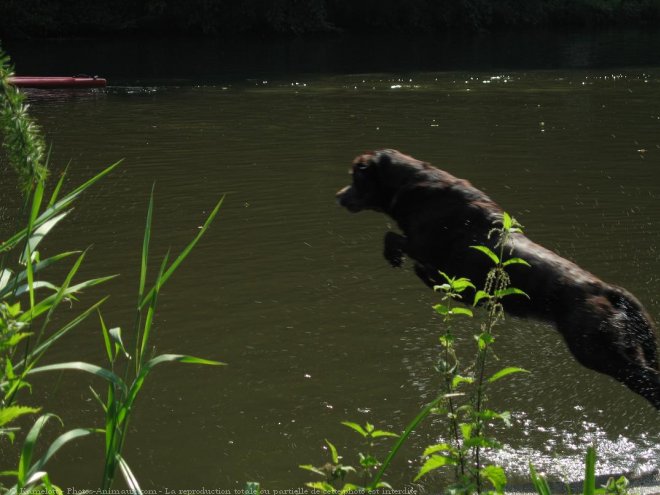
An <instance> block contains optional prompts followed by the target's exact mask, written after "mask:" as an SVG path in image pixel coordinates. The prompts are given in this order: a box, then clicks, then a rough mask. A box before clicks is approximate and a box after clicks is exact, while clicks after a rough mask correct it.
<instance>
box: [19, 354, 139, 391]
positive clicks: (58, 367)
mask: <svg viewBox="0 0 660 495" xmlns="http://www.w3.org/2000/svg"><path fill="white" fill-rule="evenodd" d="M63 370H78V371H84V372H86V373H91V374H92V375H96V376H98V377H100V378H103V379H104V380H107V381H108V382H111V383H113V384H114V385H116V386H117V387H119V388H120V389H121V390H122V391H124V392H126V384H125V383H124V381H123V380H122V379H121V378H119V376H117V375H116V374H115V373H113V372H112V371H108V370H106V369H105V368H101V367H100V366H96V365H95V364H89V363H84V362H82V361H72V362H69V363H59V364H49V365H47V366H41V367H39V368H32V369H31V370H29V371H28V373H27V374H28V375H34V374H36V373H43V372H44V371H63Z"/></svg>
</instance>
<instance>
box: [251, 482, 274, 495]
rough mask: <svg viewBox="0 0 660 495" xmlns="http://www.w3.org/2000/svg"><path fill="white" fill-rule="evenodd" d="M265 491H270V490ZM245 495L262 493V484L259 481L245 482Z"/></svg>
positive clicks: (259, 494)
mask: <svg viewBox="0 0 660 495" xmlns="http://www.w3.org/2000/svg"><path fill="white" fill-rule="evenodd" d="M265 493H269V492H268V490H266V491H265ZM245 495H261V485H260V484H259V483H258V482H257V481H248V482H247V483H245Z"/></svg>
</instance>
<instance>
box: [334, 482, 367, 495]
mask: <svg viewBox="0 0 660 495" xmlns="http://www.w3.org/2000/svg"><path fill="white" fill-rule="evenodd" d="M348 493H364V487H361V486H359V485H356V484H354V483H346V484H344V486H343V487H342V488H341V491H340V492H339V495H346V494H348Z"/></svg>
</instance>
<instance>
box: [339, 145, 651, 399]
mask: <svg viewBox="0 0 660 495" xmlns="http://www.w3.org/2000/svg"><path fill="white" fill-rule="evenodd" d="M351 173H352V176H353V182H352V184H351V185H349V186H346V187H344V188H343V189H341V190H340V191H339V192H337V195H336V196H337V200H338V202H339V204H340V205H341V206H343V207H345V208H347V209H348V210H349V211H351V212H359V211H362V210H374V211H378V212H382V213H385V214H386V215H388V216H390V217H391V218H392V219H393V220H395V221H396V223H397V224H398V226H399V228H400V229H401V231H402V232H403V235H400V234H397V233H394V232H387V234H386V235H385V248H384V255H385V258H386V259H387V261H388V262H389V263H390V264H391V265H392V266H394V267H398V266H400V265H401V263H402V262H403V259H404V256H408V257H409V258H411V259H412V260H414V262H415V272H416V273H417V275H418V276H419V277H420V278H421V279H422V281H423V282H424V283H425V284H426V285H428V286H430V287H433V286H434V285H436V284H439V283H441V282H440V280H439V278H438V273H439V271H443V272H445V273H446V274H448V275H449V276H457V277H468V278H470V279H471V280H472V282H473V283H474V284H475V285H477V287H483V284H484V282H485V278H486V274H487V273H488V271H489V269H490V268H491V266H492V262H491V261H490V260H489V259H488V258H487V257H486V256H484V254H483V253H480V252H478V251H476V250H474V249H470V246H475V245H485V246H488V247H490V248H491V249H493V250H494V249H495V246H494V245H495V243H496V242H497V239H495V238H494V236H489V232H490V231H491V230H492V229H493V227H494V225H496V224H497V223H498V222H499V223H500V224H501V221H502V209H501V208H500V207H499V206H498V205H497V204H496V203H495V202H493V201H492V200H491V199H490V198H489V197H488V196H487V195H486V194H484V193H483V192H481V191H480V190H478V189H477V188H475V187H474V186H472V185H471V184H470V183H469V182H468V181H466V180H463V179H459V178H456V177H454V176H453V175H451V174H449V173H447V172H445V171H443V170H440V169H438V168H435V167H432V166H431V165H429V164H428V163H425V162H423V161H420V160H416V159H415V158H412V157H411V156H407V155H404V154H403V153H400V152H398V151H396V150H388V149H386V150H380V151H375V152H371V153H365V154H363V155H360V156H358V157H357V158H356V159H355V160H354V162H353V166H352V171H351ZM505 248H506V249H505V252H506V253H509V254H510V256H511V257H519V258H522V259H524V260H525V261H527V262H528V263H529V265H530V266H529V267H528V266H524V265H520V264H513V265H510V266H509V267H508V272H509V275H510V277H511V285H512V286H513V287H516V288H518V289H521V290H522V291H524V292H525V293H526V294H527V295H528V296H529V298H525V297H507V298H504V300H503V305H504V309H505V311H507V312H509V313H511V314H513V315H516V316H522V317H531V318H535V319H538V320H543V321H546V322H549V323H552V324H554V325H555V326H556V328H557V329H558V330H559V332H560V333H561V334H562V336H563V337H564V340H565V341H566V344H567V345H568V348H569V349H570V351H571V352H572V354H573V355H574V356H575V358H576V359H577V360H578V362H580V363H581V364H582V365H584V366H586V367H587V368H590V369H592V370H595V371H598V372H601V373H605V374H607V375H609V376H611V377H613V378H615V379H616V380H618V381H620V382H622V383H624V384H625V385H626V386H627V387H628V388H630V389H631V390H632V391H634V392H636V393H638V394H640V395H641V396H643V397H644V398H646V399H647V400H648V401H649V402H650V403H651V404H652V405H653V406H655V408H656V409H660V371H658V350H657V345H656V336H655V330H654V325H653V322H652V320H651V318H650V316H649V315H648V313H647V312H646V310H645V309H644V308H643V307H642V305H641V303H640V302H639V301H638V300H637V299H636V298H635V297H634V296H633V295H632V294H630V293H629V292H628V291H626V290H625V289H623V288H621V287H617V286H616V285H612V284H609V283H606V282H604V281H602V280H600V279H599V278H598V277H596V276H595V275H593V274H591V273H589V272H587V271H586V270H584V269H582V268H580V267H579V266H577V265H576V264H575V263H573V262H571V261H568V260H566V259H564V258H562V257H561V256H559V255H557V254H555V253H554V252H552V251H550V250H548V249H545V248H544V247H542V246H540V245H538V244H535V243H534V242H532V241H531V240H529V239H528V238H527V237H525V236H524V235H523V234H522V233H514V234H512V235H511V236H510V238H509V241H508V245H506V246H505Z"/></svg>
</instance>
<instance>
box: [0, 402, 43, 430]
mask: <svg viewBox="0 0 660 495" xmlns="http://www.w3.org/2000/svg"><path fill="white" fill-rule="evenodd" d="M40 410H41V408H39V407H27V406H8V407H3V408H0V426H4V425H6V424H8V423H10V422H12V421H14V420H15V419H16V418H19V417H21V416H24V415H26V414H34V413H38V412H39V411H40Z"/></svg>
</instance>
